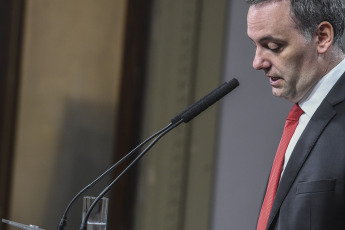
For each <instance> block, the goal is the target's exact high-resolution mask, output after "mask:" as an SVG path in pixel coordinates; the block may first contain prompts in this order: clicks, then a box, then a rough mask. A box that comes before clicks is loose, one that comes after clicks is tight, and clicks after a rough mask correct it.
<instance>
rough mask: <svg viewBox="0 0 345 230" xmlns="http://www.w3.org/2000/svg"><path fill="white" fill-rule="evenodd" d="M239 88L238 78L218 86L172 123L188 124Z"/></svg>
mask: <svg viewBox="0 0 345 230" xmlns="http://www.w3.org/2000/svg"><path fill="white" fill-rule="evenodd" d="M237 86H239V82H238V80H237V79H236V78H234V79H232V80H231V81H229V82H225V83H223V84H221V85H220V86H218V87H217V88H216V89H214V90H213V91H211V92H210V93H209V94H207V95H206V96H204V97H203V98H201V99H200V100H199V101H197V102H195V103H194V104H192V105H191V106H189V107H188V108H187V109H186V110H184V111H183V112H181V113H179V114H178V115H177V116H175V117H174V118H173V119H171V122H172V123H175V122H177V121H179V120H181V119H182V121H183V122H185V123H187V122H189V121H190V120H192V119H193V118H194V117H196V116H197V115H199V114H200V113H201V112H203V111H204V110H206V109H207V108H208V107H209V106H211V105H212V104H214V103H215V102H217V101H218V100H219V99H221V98H222V97H224V96H225V95H227V94H228V93H230V92H231V91H232V90H233V89H235V88H236V87H237Z"/></svg>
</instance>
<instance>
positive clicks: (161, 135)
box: [80, 119, 183, 230]
mask: <svg viewBox="0 0 345 230" xmlns="http://www.w3.org/2000/svg"><path fill="white" fill-rule="evenodd" d="M182 122H183V120H182V119H181V120H179V121H177V122H175V123H170V124H169V125H168V126H167V127H166V128H165V129H163V131H162V132H161V133H160V134H159V135H158V136H157V137H156V138H155V139H154V140H153V141H152V142H151V143H150V144H149V145H148V146H147V147H146V148H145V149H144V150H143V151H142V152H141V153H140V154H138V156H137V157H136V158H135V159H134V160H133V161H132V162H131V163H130V164H129V165H128V166H127V167H126V168H125V169H124V170H123V171H122V172H121V173H120V174H119V175H118V176H117V177H116V178H115V179H114V180H113V181H112V182H111V183H110V184H109V185H108V186H107V187H106V188H105V189H104V190H103V191H102V192H101V193H100V194H99V195H98V196H97V198H96V199H95V200H94V202H93V203H92V204H91V206H90V208H89V210H88V211H87V213H86V214H85V217H84V219H83V220H82V223H81V226H80V230H86V226H87V219H88V218H89V216H90V214H91V212H92V210H93V208H94V207H95V206H96V204H97V202H98V201H99V200H100V199H102V197H103V196H104V195H105V194H106V193H107V192H108V191H109V190H110V189H111V187H112V186H113V185H114V184H115V183H116V182H117V181H118V180H119V179H120V178H121V177H122V175H123V174H125V173H126V172H127V171H128V170H129V169H130V168H131V167H132V166H133V165H134V164H135V163H136V162H137V161H138V160H139V159H140V158H142V157H143V156H144V155H145V154H146V153H147V152H148V151H149V150H150V149H151V148H152V147H153V146H154V145H155V144H156V143H157V141H158V140H159V139H161V138H162V137H163V136H165V134H167V133H168V132H170V131H171V130H172V129H174V128H176V127H177V126H179V125H180V124H181V123H182Z"/></svg>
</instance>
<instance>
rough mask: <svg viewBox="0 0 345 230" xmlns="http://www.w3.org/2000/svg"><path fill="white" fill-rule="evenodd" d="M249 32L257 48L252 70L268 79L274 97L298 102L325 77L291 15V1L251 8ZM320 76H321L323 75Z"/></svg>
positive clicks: (314, 50) (310, 43) (313, 47)
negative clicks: (261, 73) (260, 72)
mask: <svg viewBox="0 0 345 230" xmlns="http://www.w3.org/2000/svg"><path fill="white" fill-rule="evenodd" d="M247 23H248V27H247V33H248V36H249V38H250V39H251V40H252V41H253V42H254V44H255V46H256V53H255V57H254V61H253V67H254V68H255V69H257V70H264V72H265V75H266V76H267V77H269V79H270V84H271V86H272V92H273V95H275V96H278V97H283V98H286V99H287V100H289V101H291V102H294V103H296V102H298V101H299V100H301V99H302V97H303V96H304V95H305V94H306V93H307V92H308V91H309V89H310V88H311V87H312V86H313V85H314V84H315V83H316V82H317V81H318V80H319V79H320V78H321V77H322V75H321V74H320V72H322V71H320V69H319V67H318V64H317V61H318V52H317V48H316V43H317V42H316V39H315V36H314V37H313V38H312V39H311V41H307V40H306V38H305V37H304V36H303V35H302V34H301V32H300V31H299V30H298V28H297V25H296V23H295V22H294V21H293V19H292V18H291V16H290V1H278V2H269V3H263V4H259V5H254V6H250V8H249V11H248V15H247ZM320 75H321V76H320Z"/></svg>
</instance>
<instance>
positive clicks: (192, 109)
mask: <svg viewBox="0 0 345 230" xmlns="http://www.w3.org/2000/svg"><path fill="white" fill-rule="evenodd" d="M237 86H239V82H238V80H237V79H235V78H234V79H232V80H231V81H229V82H225V83H223V84H222V85H220V86H219V87H217V88H216V89H214V90H213V91H211V92H210V93H209V94H207V95H206V96H204V97H203V98H201V99H200V100H199V101H197V102H195V103H194V104H192V105H191V106H189V107H188V108H187V109H186V110H184V111H183V112H181V113H179V114H178V115H176V116H175V117H174V118H172V119H171V123H170V124H169V125H167V126H166V127H164V128H163V129H161V130H160V131H158V132H156V133H155V134H153V135H152V136H150V137H149V138H148V139H146V140H145V141H143V142H142V143H140V144H139V145H138V146H137V147H135V148H134V149H133V150H132V151H131V152H129V153H128V154H127V155H125V156H124V157H123V158H122V159H120V160H119V161H118V162H116V163H115V164H114V165H113V166H111V167H110V168H109V169H108V170H106V171H105V172H104V173H103V174H102V175H101V176H99V177H98V178H96V179H95V180H94V181H93V182H91V183H90V184H89V185H88V186H86V187H85V188H83V189H82V190H81V191H80V192H79V193H78V194H77V195H76V196H75V197H74V198H73V199H72V200H71V202H70V203H69V205H68V206H67V208H66V210H65V213H64V214H63V216H62V218H61V220H60V223H59V225H58V228H57V229H58V230H63V229H65V226H66V222H67V213H68V211H69V209H70V208H71V206H72V204H73V203H74V202H75V200H76V199H77V198H79V197H80V195H81V194H82V193H84V192H85V191H86V190H88V189H89V188H90V187H91V186H93V185H94V184H95V183H97V182H98V181H99V180H101V179H102V178H103V177H104V176H105V175H106V174H108V173H109V172H111V171H112V170H114V169H115V168H116V167H117V166H118V165H119V164H121V163H123V162H124V161H125V160H126V159H127V158H129V157H130V156H132V155H133V154H134V153H136V152H137V151H138V150H139V149H140V148H141V147H142V146H144V145H145V144H147V143H148V142H149V141H151V140H152V139H153V140H152V141H151V143H150V144H148V146H147V147H146V148H145V149H144V150H143V151H142V152H141V153H139V154H138V155H137V157H136V158H135V159H134V160H133V161H132V162H131V163H129V164H128V166H127V167H126V168H125V169H124V170H123V171H122V172H121V173H120V174H119V175H118V176H117V177H116V178H115V179H114V180H113V181H112V182H111V183H110V184H109V185H108V186H107V187H106V188H105V189H104V190H103V191H102V192H101V193H100V194H99V195H98V197H97V198H96V199H95V201H94V202H93V204H92V205H91V206H90V208H89V210H88V212H87V213H86V215H85V217H84V219H83V220H82V224H81V227H80V230H84V229H86V222H87V219H88V217H89V215H90V213H91V211H92V209H93V208H94V206H95V205H96V203H97V202H98V201H99V200H100V199H101V198H102V197H103V196H104V195H105V194H106V193H107V192H108V191H109V190H110V189H111V187H112V186H113V185H114V184H115V183H116V182H117V181H118V179H120V177H121V176H122V175H123V174H124V173H126V172H127V170H128V169H129V168H130V167H131V166H132V165H133V164H134V163H136V162H137V161H138V160H139V159H140V158H141V157H142V156H144V155H145V153H146V152H147V151H148V150H150V149H151V148H152V147H153V145H154V144H156V142H157V141H158V140H159V139H160V138H162V137H163V136H164V135H165V134H167V133H168V132H170V131H171V130H172V129H174V128H176V127H177V126H179V125H180V124H181V123H182V122H184V123H188V122H189V121H190V120H192V119H193V118H194V117H196V116H197V115H199V114H200V113H201V112H203V111H204V110H206V109H207V108H208V107H209V106H211V105H212V104H214V103H215V102H217V101H218V100H219V99H221V98H222V97H224V96H225V95H227V94H228V93H230V92H231V91H232V90H233V89H235V88H236V87H237Z"/></svg>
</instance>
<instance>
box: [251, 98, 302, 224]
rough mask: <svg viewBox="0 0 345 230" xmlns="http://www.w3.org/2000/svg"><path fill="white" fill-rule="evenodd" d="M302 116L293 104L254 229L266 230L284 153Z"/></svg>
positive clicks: (296, 105) (300, 111)
mask: <svg viewBox="0 0 345 230" xmlns="http://www.w3.org/2000/svg"><path fill="white" fill-rule="evenodd" d="M302 114H303V110H302V109H301V108H300V107H299V106H298V104H295V105H294V106H293V107H292V109H291V111H290V113H289V115H288V117H287V119H286V123H285V127H284V132H283V136H282V138H281V140H280V143H279V146H278V150H277V154H276V156H275V158H274V162H273V166H272V169H271V174H270V179H269V181H268V185H267V190H266V195H265V199H264V202H263V204H262V207H261V212H260V216H259V221H258V225H257V228H256V229H257V230H265V229H266V228H267V222H268V218H269V216H270V212H271V209H272V205H273V200H274V197H275V195H276V191H277V187H278V183H279V179H280V174H281V172H282V168H283V162H284V156H285V151H286V149H287V147H288V145H289V142H290V139H291V137H292V135H293V133H294V132H295V129H296V127H297V125H298V120H299V118H300V116H301V115H302Z"/></svg>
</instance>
